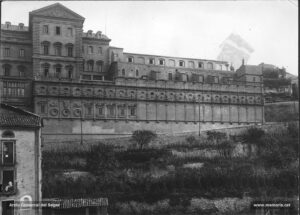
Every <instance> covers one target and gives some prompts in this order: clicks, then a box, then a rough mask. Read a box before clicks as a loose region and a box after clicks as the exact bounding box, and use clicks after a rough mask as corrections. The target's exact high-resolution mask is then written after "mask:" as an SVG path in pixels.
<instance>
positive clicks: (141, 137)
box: [132, 130, 156, 149]
mask: <svg viewBox="0 0 300 215" xmlns="http://www.w3.org/2000/svg"><path fill="white" fill-rule="evenodd" d="M155 138H156V133H154V132H153V131H149V130H136V131H134V132H133V133H132V140H133V141H134V142H135V143H136V144H137V145H138V146H139V147H140V149H142V148H144V147H145V146H147V145H148V144H149V143H150V142H151V141H152V140H153V139H155Z"/></svg>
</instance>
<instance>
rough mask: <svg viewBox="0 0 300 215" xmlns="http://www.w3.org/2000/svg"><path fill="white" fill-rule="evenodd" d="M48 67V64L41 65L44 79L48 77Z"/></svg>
mask: <svg viewBox="0 0 300 215" xmlns="http://www.w3.org/2000/svg"><path fill="white" fill-rule="evenodd" d="M49 67H50V65H49V64H48V63H45V64H43V65H42V68H43V76H44V77H49Z"/></svg>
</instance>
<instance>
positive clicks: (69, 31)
mask: <svg viewBox="0 0 300 215" xmlns="http://www.w3.org/2000/svg"><path fill="white" fill-rule="evenodd" d="M67 36H68V37H73V29H72V28H68V29H67Z"/></svg>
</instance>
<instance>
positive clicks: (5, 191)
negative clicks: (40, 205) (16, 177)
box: [0, 182, 17, 196]
mask: <svg viewBox="0 0 300 215" xmlns="http://www.w3.org/2000/svg"><path fill="white" fill-rule="evenodd" d="M16 193H17V182H14V183H13V184H12V186H8V185H6V186H5V187H4V186H3V185H2V184H0V196H12V195H16Z"/></svg>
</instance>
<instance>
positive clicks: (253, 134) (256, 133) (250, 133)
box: [243, 127, 265, 143]
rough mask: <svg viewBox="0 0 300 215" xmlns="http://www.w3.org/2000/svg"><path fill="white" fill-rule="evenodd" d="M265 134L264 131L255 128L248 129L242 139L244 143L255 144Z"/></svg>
mask: <svg viewBox="0 0 300 215" xmlns="http://www.w3.org/2000/svg"><path fill="white" fill-rule="evenodd" d="M264 134H265V132H264V130H262V129H261V128H257V127H251V128H249V129H248V130H247V131H246V132H245V133H244V134H243V139H244V140H245V141H246V142H248V143H249V142H251V143H255V142H257V141H258V140H259V139H260V138H261V137H262V136H263V135H264Z"/></svg>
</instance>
